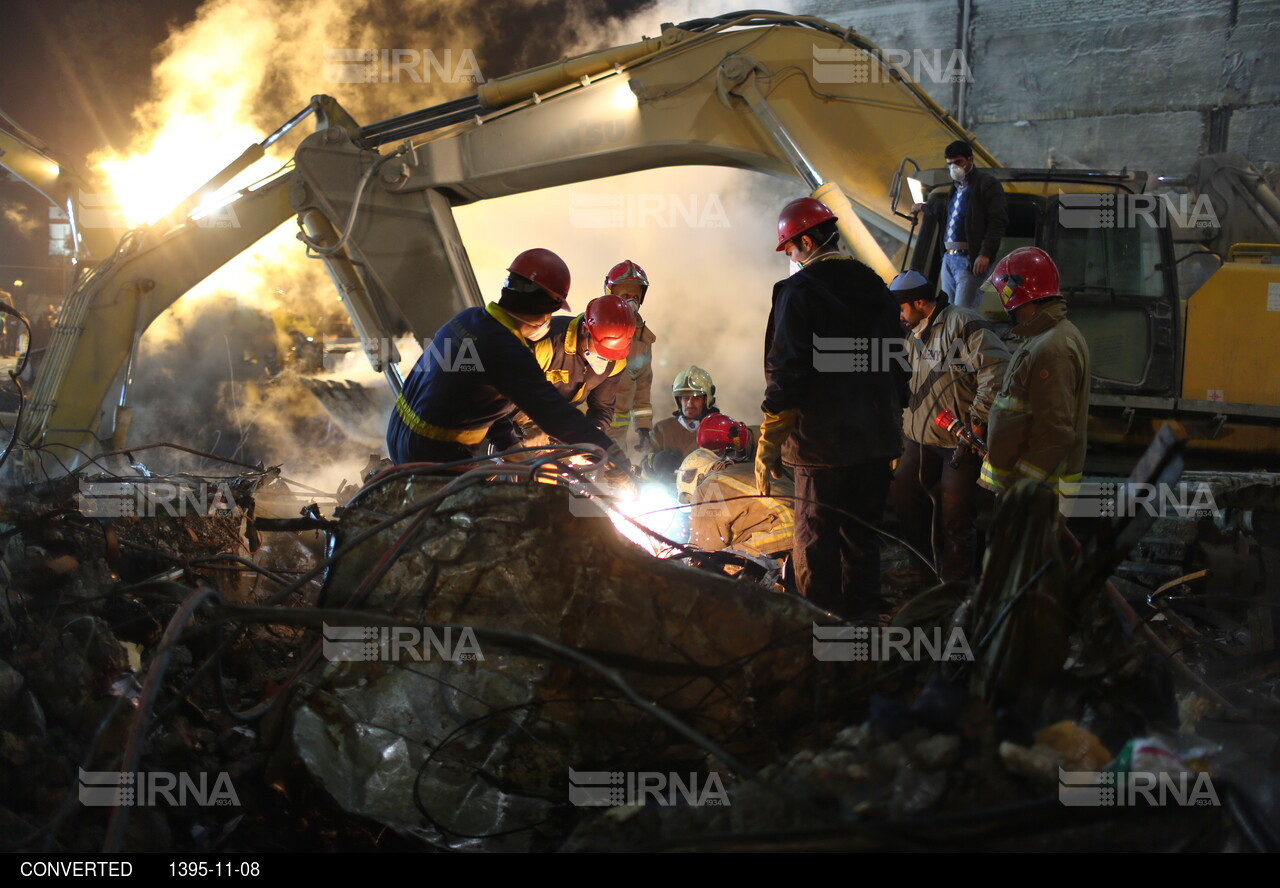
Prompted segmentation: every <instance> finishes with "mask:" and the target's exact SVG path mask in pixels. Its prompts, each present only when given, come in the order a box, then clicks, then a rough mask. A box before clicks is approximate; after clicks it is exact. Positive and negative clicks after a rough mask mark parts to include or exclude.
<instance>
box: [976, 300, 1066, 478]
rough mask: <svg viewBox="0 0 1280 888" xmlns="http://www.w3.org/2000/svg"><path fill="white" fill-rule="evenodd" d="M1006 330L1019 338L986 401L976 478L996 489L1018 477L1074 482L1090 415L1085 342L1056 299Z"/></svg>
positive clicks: (1063, 304) (1061, 302)
mask: <svg viewBox="0 0 1280 888" xmlns="http://www.w3.org/2000/svg"><path fill="white" fill-rule="evenodd" d="M1012 332H1013V333H1015V334H1017V335H1019V336H1022V337H1025V341H1024V342H1023V343H1022V345H1021V346H1019V347H1018V350H1017V351H1015V352H1014V353H1013V357H1012V358H1011V359H1010V360H1009V368H1008V370H1007V371H1006V372H1005V377H1004V385H1003V386H1002V387H1001V389H1000V392H999V394H997V395H996V398H995V402H994V403H993V405H992V408H991V416H990V418H989V427H988V430H987V446H988V447H989V448H990V453H989V454H988V455H987V460H986V461H985V462H984V463H983V465H982V477H981V478H980V482H981V483H982V485H983V486H984V487H987V488H990V489H991V490H995V491H1001V490H1005V489H1008V488H1009V487H1010V486H1012V485H1013V484H1014V482H1016V481H1018V480H1020V479H1022V478H1032V479H1034V480H1036V481H1046V482H1048V483H1049V484H1051V485H1053V486H1054V488H1055V489H1058V488H1059V486H1060V485H1061V484H1064V483H1068V484H1069V483H1073V482H1078V481H1079V480H1080V473H1081V472H1082V471H1083V469H1084V455H1085V443H1086V429H1087V426H1088V422H1089V347H1088V345H1086V344H1085V341H1084V337H1083V336H1081V335H1080V331H1079V330H1077V329H1076V326H1075V324H1073V323H1071V322H1070V321H1069V320H1067V306H1066V304H1065V303H1064V302H1063V301H1062V300H1061V299H1055V300H1052V301H1051V302H1049V303H1048V304H1046V305H1045V307H1044V308H1042V309H1041V310H1040V311H1039V312H1038V313H1037V314H1036V315H1035V316H1034V317H1032V318H1031V319H1030V320H1028V321H1027V322H1026V323H1023V324H1019V325H1018V326H1016V327H1014V328H1013V330H1012Z"/></svg>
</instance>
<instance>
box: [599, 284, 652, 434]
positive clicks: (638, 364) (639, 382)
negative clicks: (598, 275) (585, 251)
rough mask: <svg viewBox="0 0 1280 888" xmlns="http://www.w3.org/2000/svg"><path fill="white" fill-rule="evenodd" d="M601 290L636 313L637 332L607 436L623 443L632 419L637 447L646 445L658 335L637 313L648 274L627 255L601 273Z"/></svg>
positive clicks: (650, 430)
mask: <svg viewBox="0 0 1280 888" xmlns="http://www.w3.org/2000/svg"><path fill="white" fill-rule="evenodd" d="M604 291H605V293H606V294H608V295H611V296H619V297H621V298H622V299H625V300H626V301H627V304H628V305H630V306H631V310H632V311H633V312H634V313H635V319H636V332H635V337H634V339H633V340H632V342H631V352H630V354H629V355H628V356H627V368H626V370H624V371H623V373H622V376H621V378H620V379H619V380H618V394H617V398H616V399H615V401H614V405H615V408H616V409H615V410H614V413H613V424H612V427H611V428H610V430H609V436H610V437H611V438H613V440H615V441H617V442H618V443H619V444H620V445H622V446H626V439H627V429H629V428H630V427H631V424H632V422H634V423H635V426H636V437H637V439H638V441H637V443H636V450H639V451H641V452H643V451H645V450H648V449H649V435H650V434H651V433H652V431H653V401H652V399H651V397H650V391H651V389H652V388H653V344H654V343H655V342H657V341H658V337H657V336H655V335H654V333H653V331H652V330H650V329H649V325H648V324H646V323H645V320H644V318H643V317H641V316H640V306H642V305H643V304H644V297H645V294H646V293H648V292H649V278H648V276H647V275H646V274H645V273H644V269H643V268H641V267H640V266H639V265H636V264H635V263H634V262H632V261H631V260H630V259H624V260H622V261H621V262H619V263H618V264H617V265H615V266H613V268H611V269H609V273H608V274H607V275H605V277H604Z"/></svg>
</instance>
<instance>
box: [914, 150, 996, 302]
mask: <svg viewBox="0 0 1280 888" xmlns="http://www.w3.org/2000/svg"><path fill="white" fill-rule="evenodd" d="M944 154H945V159H946V162H947V168H948V169H949V170H950V171H951V179H952V181H954V182H955V185H954V186H953V187H952V189H951V196H950V197H949V198H947V200H946V201H945V202H940V203H934V204H931V205H930V207H929V212H930V214H931V215H932V216H933V217H934V218H935V219H937V220H938V224H939V225H940V226H941V227H942V231H943V246H944V248H945V249H946V252H945V253H944V254H943V256H942V292H944V293H946V294H947V295H948V296H949V297H951V300H950V301H951V304H952V305H958V306H960V307H961V308H971V309H973V310H974V311H977V310H978V305H979V302H980V299H979V296H978V287H980V286H981V285H982V282H983V281H984V280H986V278H987V269H988V268H990V266H991V263H992V262H994V261H995V257H996V253H997V252H999V250H1000V240H1001V238H1003V237H1004V231H1005V228H1007V227H1008V225H1009V216H1008V213H1007V211H1006V210H1005V201H1004V186H1002V185H1001V184H1000V183H999V181H997V180H996V178H995V177H994V176H992V175H991V174H990V173H987V172H984V171H982V170H980V169H978V168H977V167H976V166H974V164H973V147H972V146H971V145H970V144H969V143H968V142H958V141H957V142H952V143H951V144H950V145H948V146H947V150H946V151H945V153H944ZM918 208H919V207H917V209H918Z"/></svg>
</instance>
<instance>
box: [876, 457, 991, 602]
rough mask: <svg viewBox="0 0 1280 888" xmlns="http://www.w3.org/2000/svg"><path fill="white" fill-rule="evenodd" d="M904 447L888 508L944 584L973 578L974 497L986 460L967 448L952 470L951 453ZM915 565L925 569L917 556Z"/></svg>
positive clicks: (911, 542) (976, 534)
mask: <svg viewBox="0 0 1280 888" xmlns="http://www.w3.org/2000/svg"><path fill="white" fill-rule="evenodd" d="M906 443H907V449H906V451H905V452H904V453H903V454H902V459H901V460H900V461H899V462H898V470H897V471H896V472H895V473H894V475H893V486H892V487H890V489H889V502H890V504H891V505H892V507H893V512H894V514H895V515H897V516H898V522H899V523H900V524H901V525H902V532H903V536H904V537H905V538H906V540H907V542H909V543H910V544H911V545H913V546H915V547H916V548H917V549H919V550H920V551H921V552H923V553H924V554H925V555H927V556H929V557H930V558H932V559H933V560H934V563H935V564H937V565H938V570H939V572H940V573H941V574H942V579H943V580H944V581H948V582H949V581H951V580H961V579H965V578H967V577H971V576H972V575H973V559H974V549H975V547H976V544H977V536H978V531H977V527H976V525H975V524H974V497H975V496H976V494H977V490H978V473H979V472H980V470H981V469H982V460H981V459H979V458H978V456H977V454H975V453H974V452H973V451H971V450H969V449H968V448H965V449H964V450H963V451H962V453H963V455H962V456H961V457H960V458H959V460H958V465H954V466H953V465H952V464H951V455H952V452H953V451H952V448H950V447H935V446H933V445H929V444H920V443H918V442H916V441H911V440H908V441H907V442H906ZM930 494H932V497H931V496H930ZM935 497H936V499H937V508H935V506H934V500H933V498H935ZM935 540H936V541H937V546H936V547H935V545H934V541H935ZM911 560H912V562H913V563H915V564H916V566H917V567H920V568H924V567H925V566H924V565H922V564H919V563H918V560H917V559H916V557H915V556H914V555H913V556H912V558H911Z"/></svg>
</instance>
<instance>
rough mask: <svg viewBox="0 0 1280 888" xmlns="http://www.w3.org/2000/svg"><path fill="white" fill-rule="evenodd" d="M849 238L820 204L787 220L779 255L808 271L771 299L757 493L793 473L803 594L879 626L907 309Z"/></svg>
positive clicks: (898, 448)
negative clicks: (782, 470) (782, 471)
mask: <svg viewBox="0 0 1280 888" xmlns="http://www.w3.org/2000/svg"><path fill="white" fill-rule="evenodd" d="M839 237H840V235H839V233H838V232H837V230H836V217H835V216H834V215H833V214H832V213H831V211H830V210H829V209H827V207H826V206H824V205H823V204H821V203H819V202H818V201H816V200H813V199H811V198H802V199H800V200H796V201H792V202H791V203H790V204H788V205H787V206H786V208H784V209H783V211H782V214H781V216H779V218H778V249H779V250H785V251H786V253H787V256H788V258H790V259H791V260H792V261H793V262H796V263H798V264H799V265H800V266H801V270H800V271H798V272H796V273H795V274H794V275H792V276H791V277H790V278H788V279H787V280H784V281H779V282H778V283H777V284H775V285H774V288H773V308H772V310H771V311H770V313H769V326H768V330H767V332H766V334H765V380H766V384H767V385H766V389H765V396H764V403H763V405H762V407H763V410H764V414H765V415H764V422H763V423H762V424H761V428H760V444H759V447H758V449H757V451H756V487H757V489H758V490H759V492H760V493H761V494H762V495H766V496H767V495H768V494H769V493H770V487H771V483H772V479H773V478H776V477H778V473H779V466H778V463H779V461H781V462H783V463H785V464H786V465H788V466H791V467H792V468H793V470H794V473H795V482H796V486H795V491H796V493H795V495H796V505H795V548H794V553H793V559H794V561H795V567H796V588H797V591H798V592H799V593H800V594H801V595H804V596H805V597H807V598H809V599H810V600H811V601H812V602H813V603H814V604H817V605H818V606H820V607H823V608H826V609H827V610H830V611H833V612H836V613H838V614H840V615H842V616H844V617H847V618H850V619H872V618H873V617H874V616H875V615H877V614H879V613H880V611H881V610H882V606H883V601H882V599H881V598H880V546H879V542H878V540H877V537H876V531H875V529H874V528H873V527H872V525H874V524H875V523H876V522H878V521H879V520H880V518H881V514H882V513H883V511H884V505H885V497H886V495H887V494H888V491H889V479H890V463H891V462H892V461H893V459H894V458H895V457H897V456H898V454H900V453H901V452H902V406H903V404H904V402H905V399H906V382H907V369H906V368H907V364H906V362H905V359H904V349H905V346H904V344H903V341H902V331H901V328H900V327H899V326H898V306H897V303H896V302H895V301H894V300H893V299H892V298H891V297H890V295H889V291H888V289H887V288H886V287H885V284H884V281H883V280H881V279H880V277H879V276H878V275H876V273H875V272H874V271H872V270H871V269H870V268H868V267H867V266H866V265H863V264H862V263H861V262H859V261H857V260H856V259H853V258H850V257H849V256H846V255H844V254H843V253H841V252H840V251H839V250H838V245H839ZM845 513H850V514H845ZM851 516H852V517H851Z"/></svg>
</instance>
